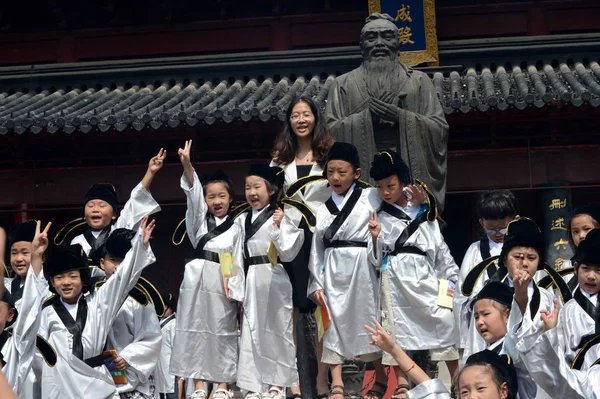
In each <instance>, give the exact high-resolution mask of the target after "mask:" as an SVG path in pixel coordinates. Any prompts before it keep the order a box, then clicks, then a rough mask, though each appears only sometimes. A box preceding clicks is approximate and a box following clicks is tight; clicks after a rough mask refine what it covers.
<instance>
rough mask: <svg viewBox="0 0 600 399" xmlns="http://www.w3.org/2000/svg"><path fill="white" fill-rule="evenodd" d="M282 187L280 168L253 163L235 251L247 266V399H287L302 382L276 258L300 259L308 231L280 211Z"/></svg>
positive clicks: (243, 360) (241, 381)
mask: <svg viewBox="0 0 600 399" xmlns="http://www.w3.org/2000/svg"><path fill="white" fill-rule="evenodd" d="M282 186H283V171H282V170H281V169H280V168H276V167H269V166H266V165H251V166H250V170H249V171H248V174H247V176H246V185H245V193H246V201H247V202H248V204H249V205H250V209H249V210H248V211H247V212H245V213H243V214H242V215H240V216H239V217H238V218H237V219H236V221H235V222H236V225H237V226H238V227H239V228H240V229H241V231H242V234H243V237H244V241H243V242H244V245H243V248H237V247H236V248H234V253H233V258H234V259H243V260H244V267H245V268H246V293H245V295H244V302H243V309H244V315H243V318H242V323H241V328H242V337H241V339H240V356H239V360H238V375H237V385H238V387H240V388H241V389H243V390H245V391H247V393H246V395H245V397H246V398H247V399H249V398H252V399H258V398H261V397H262V398H273V399H284V398H285V388H287V387H291V386H293V385H295V384H296V382H297V380H298V372H297V370H296V348H295V347H294V338H293V322H292V313H293V303H292V285H291V283H290V278H289V276H288V274H287V272H286V271H285V269H284V268H283V265H282V264H281V263H280V262H279V260H278V259H280V260H281V261H282V262H290V261H291V260H292V259H294V258H295V257H296V256H297V255H298V251H300V248H301V247H302V245H303V244H304V230H302V229H300V228H298V227H296V226H295V224H294V223H293V222H292V221H291V220H289V219H288V218H287V217H285V215H284V213H283V211H282V210H281V208H279V207H277V200H278V197H279V193H280V191H281V188H282ZM265 387H266V389H265ZM263 391H266V392H265V393H264V394H263V395H262V396H261V392H263Z"/></svg>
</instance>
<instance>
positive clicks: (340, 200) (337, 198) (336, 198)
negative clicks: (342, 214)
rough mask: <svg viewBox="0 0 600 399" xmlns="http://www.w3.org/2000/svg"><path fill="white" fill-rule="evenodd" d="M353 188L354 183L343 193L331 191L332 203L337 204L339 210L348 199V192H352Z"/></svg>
mask: <svg viewBox="0 0 600 399" xmlns="http://www.w3.org/2000/svg"><path fill="white" fill-rule="evenodd" d="M354 188H356V183H352V185H351V186H350V188H349V189H348V191H346V194H345V195H339V194H338V193H335V192H333V193H331V199H332V200H333V203H334V204H335V206H337V208H338V209H339V210H341V209H342V208H343V207H344V205H345V204H346V202H347V201H348V198H350V194H352V192H353V191H354Z"/></svg>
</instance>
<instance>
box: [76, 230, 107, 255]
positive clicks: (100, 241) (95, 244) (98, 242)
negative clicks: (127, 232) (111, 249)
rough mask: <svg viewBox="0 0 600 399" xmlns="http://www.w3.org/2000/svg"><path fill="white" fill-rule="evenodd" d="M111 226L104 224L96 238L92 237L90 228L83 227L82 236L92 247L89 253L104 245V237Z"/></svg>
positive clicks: (105, 237)
mask: <svg viewBox="0 0 600 399" xmlns="http://www.w3.org/2000/svg"><path fill="white" fill-rule="evenodd" d="M111 228H112V226H106V227H105V228H104V229H102V231H101V232H100V235H98V238H96V237H94V235H93V234H92V230H91V229H85V232H84V233H83V238H85V240H86V241H87V243H88V244H90V247H92V249H91V250H90V252H89V253H90V254H92V253H93V252H94V251H95V250H97V249H98V248H100V247H101V246H102V245H104V243H105V242H106V239H107V238H108V236H109V235H110V231H111Z"/></svg>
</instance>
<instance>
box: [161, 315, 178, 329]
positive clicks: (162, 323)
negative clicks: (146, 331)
mask: <svg viewBox="0 0 600 399" xmlns="http://www.w3.org/2000/svg"><path fill="white" fill-rule="evenodd" d="M172 320H175V314H172V315H171V316H169V317H167V318H166V319H164V320H163V321H162V322H161V323H160V329H161V330H162V328H163V327H164V326H166V325H167V324H169V322H170V321H172Z"/></svg>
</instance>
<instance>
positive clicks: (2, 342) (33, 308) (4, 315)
mask: <svg viewBox="0 0 600 399" xmlns="http://www.w3.org/2000/svg"><path fill="white" fill-rule="evenodd" d="M33 224H34V238H31V242H30V244H31V246H30V250H31V255H30V259H31V266H28V267H27V277H26V278H25V281H24V283H25V284H24V288H23V291H22V292H21V299H22V300H21V302H20V303H21V306H20V312H19V311H18V310H17V309H16V305H15V301H14V299H13V298H12V295H11V294H10V292H9V291H8V290H5V291H4V294H3V295H2V300H1V302H0V331H2V333H1V334H0V350H1V353H0V363H1V364H2V372H3V373H4V375H5V376H6V378H7V381H8V383H9V384H10V385H11V387H12V389H13V391H14V392H15V393H16V394H17V395H19V396H21V397H32V396H33V395H34V394H33V391H28V390H27V388H33V387H28V386H27V385H28V384H30V383H31V382H32V381H31V380H29V381H27V380H28V379H29V378H30V377H32V374H30V371H31V367H32V364H33V360H34V355H35V350H36V347H38V349H39V352H40V355H41V356H42V357H43V358H44V361H45V362H46V363H48V364H50V365H54V364H55V363H56V352H55V351H54V349H53V348H52V346H50V345H49V344H48V343H47V342H46V341H44V340H43V339H38V336H37V332H38V330H39V327H40V317H39V313H40V312H41V310H42V301H43V300H44V298H45V297H46V295H47V294H48V282H47V281H46V279H44V278H43V275H42V273H41V271H42V256H43V253H44V251H45V250H46V248H47V247H48V229H49V228H50V225H51V223H48V225H47V226H46V228H45V229H44V230H43V231H41V232H40V222H37V223H36V222H33ZM5 328H6V329H5Z"/></svg>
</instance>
